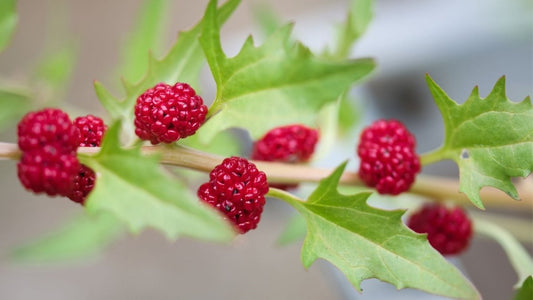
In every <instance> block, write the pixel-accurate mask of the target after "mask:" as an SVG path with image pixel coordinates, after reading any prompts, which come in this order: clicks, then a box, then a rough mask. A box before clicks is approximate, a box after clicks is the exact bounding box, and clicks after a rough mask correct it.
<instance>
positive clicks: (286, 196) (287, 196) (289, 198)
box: [266, 188, 304, 202]
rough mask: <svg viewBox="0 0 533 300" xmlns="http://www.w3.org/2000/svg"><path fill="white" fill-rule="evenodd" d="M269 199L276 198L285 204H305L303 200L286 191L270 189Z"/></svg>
mask: <svg viewBox="0 0 533 300" xmlns="http://www.w3.org/2000/svg"><path fill="white" fill-rule="evenodd" d="M266 195H267V196H269V197H274V198H278V199H281V200H283V201H285V202H303V201H304V200H303V199H300V198H298V197H296V196H295V195H293V194H291V193H288V192H285V191H284V190H280V189H276V188H269V189H268V193H267V194H266Z"/></svg>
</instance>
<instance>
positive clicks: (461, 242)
mask: <svg viewBox="0 0 533 300" xmlns="http://www.w3.org/2000/svg"><path fill="white" fill-rule="evenodd" d="M407 226H409V228H411V229H412V230H413V231H415V232H418V233H427V237H428V241H429V243H430V244H431V246H433V248H435V249H437V251H439V252H440V253H441V254H443V255H450V254H458V253H461V252H462V251H463V250H465V249H466V248H467V247H468V244H469V242H470V239H471V237H472V223H471V222H470V219H469V218H468V216H467V215H466V213H465V212H464V211H463V210H462V209H461V208H460V207H455V208H452V209H448V208H446V206H444V205H441V204H436V203H435V204H427V205H425V206H423V207H422V209H421V210H419V211H417V212H416V213H414V214H412V215H411V216H410V218H409V221H408V222H407Z"/></svg>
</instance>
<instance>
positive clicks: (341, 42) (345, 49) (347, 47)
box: [328, 0, 373, 59]
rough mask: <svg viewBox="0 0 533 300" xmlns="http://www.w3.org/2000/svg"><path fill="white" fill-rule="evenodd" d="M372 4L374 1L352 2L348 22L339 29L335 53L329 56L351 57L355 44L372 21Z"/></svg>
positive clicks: (359, 0)
mask: <svg viewBox="0 0 533 300" xmlns="http://www.w3.org/2000/svg"><path fill="white" fill-rule="evenodd" d="M372 4H373V1H372V0H352V1H351V4H350V10H349V12H348V16H347V17H346V20H345V21H344V23H342V24H340V25H339V26H338V28H337V34H336V43H335V46H334V52H333V53H332V54H330V55H328V56H330V57H333V58H339V59H342V58H346V57H348V56H349V55H350V51H351V49H352V45H353V43H354V42H355V41H357V39H359V37H360V36H361V35H362V34H363V33H364V32H365V31H366V28H367V27H368V24H369V23H370V21H371V20H372V15H373V14H372Z"/></svg>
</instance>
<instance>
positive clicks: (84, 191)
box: [67, 165, 96, 204]
mask: <svg viewBox="0 0 533 300" xmlns="http://www.w3.org/2000/svg"><path fill="white" fill-rule="evenodd" d="M95 181H96V174H94V171H93V170H92V169H91V168H89V167H87V166H86V165H80V167H79V169H78V173H76V176H74V180H73V182H74V183H73V187H72V191H71V192H70V193H69V194H68V195H67V196H68V198H69V199H70V200H72V201H74V202H77V203H80V204H85V199H86V198H87V195H89V193H90V192H91V191H92V190H93V188H94V183H95Z"/></svg>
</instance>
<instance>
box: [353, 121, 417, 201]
mask: <svg viewBox="0 0 533 300" xmlns="http://www.w3.org/2000/svg"><path fill="white" fill-rule="evenodd" d="M415 144H416V142H415V138H414V136H413V135H412V134H411V133H410V132H409V131H408V130H407V128H405V127H404V126H403V125H402V123H400V122H398V121H395V120H390V121H386V120H378V121H376V122H374V123H373V124H372V125H371V126H369V127H367V128H365V129H364V130H363V132H362V133H361V137H360V141H359V146H358V148H357V154H358V155H359V158H360V159H361V163H360V165H359V177H360V178H361V180H363V182H365V183H366V184H367V185H368V186H370V187H375V188H376V189H377V191H378V192H379V193H380V194H392V195H397V194H399V193H402V192H405V191H407V190H408V189H409V188H410V187H411V185H412V184H413V182H414V181H415V177H416V174H417V173H418V172H420V160H419V158H418V155H417V154H416V152H415Z"/></svg>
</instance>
